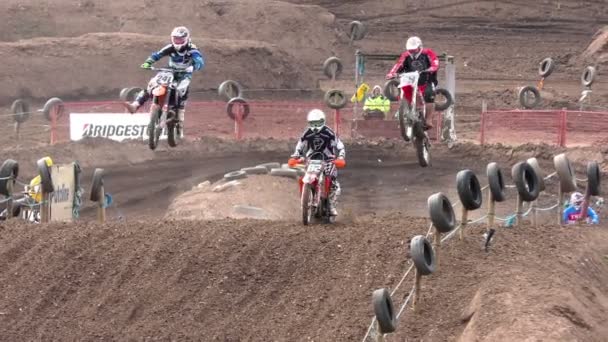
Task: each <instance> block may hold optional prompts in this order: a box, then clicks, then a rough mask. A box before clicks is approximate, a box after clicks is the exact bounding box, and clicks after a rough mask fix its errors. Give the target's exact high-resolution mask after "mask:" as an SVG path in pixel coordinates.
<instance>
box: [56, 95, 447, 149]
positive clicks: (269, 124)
mask: <svg viewBox="0 0 608 342" xmlns="http://www.w3.org/2000/svg"><path fill="white" fill-rule="evenodd" d="M249 105H250V114H249V115H248V116H247V117H246V118H245V119H244V120H242V124H241V125H237V123H236V120H233V119H231V118H230V117H229V116H228V115H227V112H226V102H222V101H204V102H203V101H190V102H189V103H188V106H187V110H186V115H185V128H184V135H186V136H189V137H200V136H203V135H211V136H220V137H227V138H230V137H235V138H237V139H238V138H241V137H243V138H257V137H264V138H277V139H284V138H296V137H298V136H299V135H300V134H301V133H302V132H303V130H304V129H305V127H306V115H307V113H308V111H310V109H312V108H322V109H323V110H324V111H325V112H326V113H327V123H328V125H329V126H330V127H332V128H333V129H334V130H336V131H337V132H339V134H340V136H341V137H353V136H357V137H368V138H371V137H387V138H399V137H400V135H399V126H398V123H397V121H396V120H394V119H393V118H391V120H382V119H376V120H362V119H358V120H353V109H352V106H347V107H345V108H343V109H341V110H339V111H335V110H332V109H329V108H327V107H325V104H324V103H322V102H318V101H298V102H290V101H250V102H249ZM65 106H66V113H65V114H64V115H62V116H61V117H60V118H59V119H58V120H57V121H56V122H54V123H51V126H52V129H51V136H52V137H53V139H52V141H53V142H59V141H68V140H69V139H70V121H69V113H108V115H112V114H113V113H125V110H124V107H122V105H121V103H120V102H70V103H66V104H65ZM148 110H149V108H141V109H140V111H139V112H140V113H146V112H148ZM396 110H397V104H396V103H395V104H393V106H392V108H391V113H394V112H395V111H396ZM436 117H438V115H437V116H436ZM336 119H337V120H336ZM108 121H109V122H111V121H112V119H111V118H110V119H109V120H108ZM439 126H440V123H438V122H436V123H435V127H436V128H435V129H434V131H432V132H431V134H430V135H431V137H432V138H436V137H437V136H438V132H439Z"/></svg>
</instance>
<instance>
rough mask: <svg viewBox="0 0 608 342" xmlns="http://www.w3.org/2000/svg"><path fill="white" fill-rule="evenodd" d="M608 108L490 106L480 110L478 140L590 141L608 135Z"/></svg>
mask: <svg viewBox="0 0 608 342" xmlns="http://www.w3.org/2000/svg"><path fill="white" fill-rule="evenodd" d="M607 132H608V112H591V111H572V110H566V109H562V110H492V111H486V112H482V113H481V123H480V132H479V142H480V144H493V143H503V144H524V143H545V144H550V145H558V146H562V147H565V146H566V144H567V143H568V144H569V145H570V146H572V145H591V144H594V143H597V142H598V141H601V140H602V139H606V138H607V137H608V133H607Z"/></svg>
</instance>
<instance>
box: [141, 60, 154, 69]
mask: <svg viewBox="0 0 608 342" xmlns="http://www.w3.org/2000/svg"><path fill="white" fill-rule="evenodd" d="M141 68H142V69H150V68H152V62H150V61H145V62H144V64H142V65H141Z"/></svg>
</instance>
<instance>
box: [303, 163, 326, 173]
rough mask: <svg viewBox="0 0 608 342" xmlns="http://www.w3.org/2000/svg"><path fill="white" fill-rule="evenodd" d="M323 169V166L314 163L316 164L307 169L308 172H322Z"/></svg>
mask: <svg viewBox="0 0 608 342" xmlns="http://www.w3.org/2000/svg"><path fill="white" fill-rule="evenodd" d="M322 167H323V165H321V164H318V163H314V164H308V167H307V168H306V172H314V173H317V172H321V168H322Z"/></svg>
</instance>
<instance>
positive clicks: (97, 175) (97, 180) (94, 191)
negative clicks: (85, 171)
mask: <svg viewBox="0 0 608 342" xmlns="http://www.w3.org/2000/svg"><path fill="white" fill-rule="evenodd" d="M104 173H105V171H104V169H95V172H93V181H92V182H91V194H90V197H89V198H90V199H91V201H93V202H99V201H104V200H105V198H101V187H102V186H103V176H104Z"/></svg>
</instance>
